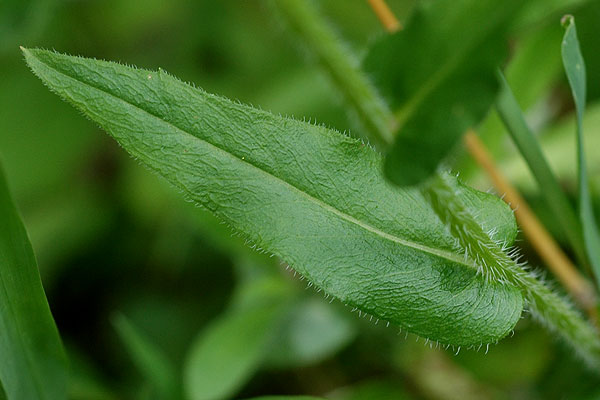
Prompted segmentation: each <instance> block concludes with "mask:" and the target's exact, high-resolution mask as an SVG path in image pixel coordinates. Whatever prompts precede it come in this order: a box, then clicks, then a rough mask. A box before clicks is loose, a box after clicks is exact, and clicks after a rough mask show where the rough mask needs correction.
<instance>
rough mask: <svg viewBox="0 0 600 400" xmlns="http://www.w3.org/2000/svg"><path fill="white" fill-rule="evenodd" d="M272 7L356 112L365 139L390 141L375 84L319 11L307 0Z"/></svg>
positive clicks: (388, 119)
mask: <svg viewBox="0 0 600 400" xmlns="http://www.w3.org/2000/svg"><path fill="white" fill-rule="evenodd" d="M273 4H274V5H275V6H276V8H277V9H278V10H279V11H280V12H281V14H282V15H283V16H284V17H285V19H286V21H287V23H288V24H289V26H290V27H291V28H292V29H293V30H294V31H295V32H296V33H297V34H298V36H299V37H300V39H301V40H302V42H303V43H304V45H305V47H306V48H307V49H308V50H309V51H310V52H311V53H313V55H314V56H315V58H316V60H317V61H318V62H319V63H320V64H321V66H322V67H323V69H325V70H326V71H327V72H328V74H329V75H330V77H331V80H332V81H333V83H334V84H335V86H336V87H337V88H339V89H340V90H341V91H342V92H343V95H344V97H345V98H346V100H347V101H348V102H349V103H350V105H351V106H352V108H353V109H354V110H355V111H356V113H357V114H358V118H359V120H360V121H361V123H362V124H363V125H364V128H365V131H366V132H367V133H368V136H369V139H371V140H372V141H374V142H375V144H376V145H377V146H378V147H379V148H385V147H387V146H389V145H390V144H392V142H393V141H394V136H393V134H392V132H393V126H394V124H395V122H394V118H393V114H392V113H391V111H390V110H389V108H388V106H387V104H386V103H385V102H384V101H383V100H382V99H381V97H380V96H379V95H378V93H377V91H376V90H375V87H374V86H373V85H372V84H371V82H370V81H369V80H368V79H367V77H366V76H365V75H364V74H362V72H361V71H360V68H359V63H358V60H357V59H356V58H355V57H353V56H352V55H351V53H350V51H349V50H348V49H346V47H345V46H344V45H343V44H342V42H341V41H340V40H339V39H338V37H337V35H336V34H335V32H334V31H333V29H332V28H331V27H330V26H329V25H328V24H327V22H326V21H325V20H324V19H323V18H322V17H321V16H320V15H319V13H318V12H317V10H316V9H315V7H314V5H313V4H312V2H311V1H309V0H276V1H274V2H273Z"/></svg>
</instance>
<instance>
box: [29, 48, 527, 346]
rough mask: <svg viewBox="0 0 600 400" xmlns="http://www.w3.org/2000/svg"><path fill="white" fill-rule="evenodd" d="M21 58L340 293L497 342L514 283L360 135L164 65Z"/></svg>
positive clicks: (390, 315)
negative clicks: (255, 104)
mask: <svg viewBox="0 0 600 400" xmlns="http://www.w3.org/2000/svg"><path fill="white" fill-rule="evenodd" d="M24 54H25V57H26V60H27V62H28V64H29V65H30V67H31V68H32V69H33V71H34V72H35V73H36V74H37V75H38V76H39V77H40V78H41V79H42V80H43V81H44V83H45V84H46V85H48V86H49V87H50V88H51V89H52V90H53V91H55V92H57V93H58V94H59V95H60V96H61V97H63V98H64V99H66V100H67V101H69V102H70V103H71V104H73V105H74V106H75V107H77V108H78V109H80V110H81V111H83V112H84V113H85V114H86V115H88V116H89V117H90V118H92V119H93V120H94V121H96V122H98V123H99V124H100V125H101V126H102V127H103V128H104V129H106V130H107V131H108V132H109V133H110V134H111V135H112V136H113V137H114V138H115V139H116V140H117V141H118V142H119V143H120V144H121V145H122V146H123V147H124V148H125V149H126V150H127V151H128V152H130V153H131V154H132V155H133V156H134V157H136V158H138V159H139V160H140V161H142V163H144V164H145V165H147V166H148V167H150V168H151V169H152V170H154V171H155V172H157V173H159V174H160V175H162V176H163V177H165V178H166V179H167V180H168V181H170V182H171V183H173V184H174V185H175V186H176V187H178V188H179V189H180V190H182V191H183V193H184V194H185V195H186V197H188V198H189V199H192V200H194V201H195V202H197V203H198V204H201V205H202V206H204V207H205V208H207V209H209V210H211V211H212V212H213V213H214V214H215V215H216V216H217V217H219V218H220V219H221V220H222V221H224V222H225V223H227V224H228V225H230V226H231V227H232V228H233V229H234V230H235V231H236V232H237V233H239V234H241V235H242V236H244V237H245V238H246V239H247V240H248V241H249V242H250V243H253V244H254V245H255V246H256V247H258V248H261V249H263V250H266V251H269V252H272V253H273V254H275V255H277V256H279V257H280V258H282V259H283V260H285V261H286V262H287V263H288V264H289V265H290V266H292V267H293V268H294V269H296V270H297V271H298V272H299V273H300V274H302V275H303V276H304V277H306V278H307V279H308V280H309V281H310V283H311V284H313V285H315V286H316V287H318V288H320V289H323V290H324V291H325V292H326V293H327V294H329V295H331V296H334V297H336V298H338V299H340V300H341V301H342V302H343V303H345V304H347V305H349V306H351V307H357V308H358V309H360V310H361V312H367V313H370V314H372V315H374V316H375V317H376V318H380V319H383V320H387V321H391V322H393V323H396V324H398V325H399V326H400V327H401V328H403V329H407V330H409V331H411V332H414V333H417V334H419V335H421V336H425V337H428V338H430V339H433V340H437V341H441V342H443V343H451V344H457V345H479V344H481V343H486V342H493V341H496V340H498V339H499V338H502V337H503V336H505V335H506V334H507V333H508V332H509V331H510V330H511V329H512V327H513V326H514V324H515V323H516V321H517V320H518V319H519V317H520V314H521V309H522V306H523V300H522V295H521V293H520V292H519V291H518V290H517V289H516V288H514V287H511V286H506V285H502V284H500V283H498V282H492V281H487V282H486V280H485V279H484V278H483V277H482V276H479V275H477V269H478V266H477V265H475V264H474V262H472V261H470V259H468V258H465V257H464V254H463V253H462V251H458V250H456V241H455V239H454V238H453V237H452V235H451V234H450V233H449V232H448V231H447V230H446V228H445V226H444V224H443V223H442V222H441V221H440V219H439V218H438V216H437V215H436V213H435V212H434V211H433V210H432V209H431V207H430V205H429V204H428V202H427V201H426V200H425V199H424V197H423V195H422V194H421V193H420V192H419V191H418V190H416V189H414V190H413V189H410V190H402V189H398V188H396V187H393V186H392V185H390V184H389V183H388V182H387V181H386V180H385V179H384V178H383V176H382V174H381V172H380V170H379V166H380V165H381V163H382V158H381V156H380V155H379V154H378V153H377V152H375V151H374V150H372V149H371V148H369V147H368V146H365V145H364V144H363V143H361V142H360V141H357V140H355V139H352V138H349V137H346V136H344V135H341V134H339V133H337V132H335V131H332V130H329V129H326V128H324V127H319V126H313V125H310V124H307V123H304V122H300V121H295V120H292V119H287V118H282V117H278V116H274V115H272V114H269V113H267V112H263V111H260V110H256V109H253V108H251V107H247V106H244V105H241V104H236V103H233V102H231V101H229V100H226V99H224V98H220V97H217V96H214V95H211V94H207V93H205V92H203V91H202V90H198V89H195V88H193V87H191V86H189V85H187V84H185V83H182V82H180V81H179V80H177V79H175V78H173V77H171V76H169V75H168V74H166V73H165V72H164V71H162V70H159V71H148V70H141V69H134V68H131V67H126V66H123V65H119V64H115V63H110V62H105V61H97V60H92V59H85V58H81V57H71V56H66V55H61V54H57V53H54V52H50V51H45V50H24ZM501 210H502V211H501ZM503 210H504V209H499V212H504V211H503Z"/></svg>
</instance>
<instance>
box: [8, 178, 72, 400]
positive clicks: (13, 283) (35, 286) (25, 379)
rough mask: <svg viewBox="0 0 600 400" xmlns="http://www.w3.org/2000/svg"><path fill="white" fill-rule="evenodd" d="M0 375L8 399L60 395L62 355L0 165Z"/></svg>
mask: <svg viewBox="0 0 600 400" xmlns="http://www.w3.org/2000/svg"><path fill="white" fill-rule="evenodd" d="M0 221H2V225H0V352H1V353H2V362H0V380H2V386H3V388H4V392H5V393H6V395H7V398H10V399H17V400H18V399H64V398H66V391H67V387H66V386H67V385H66V380H67V368H66V358H65V354H64V351H63V348H62V344H61V341H60V338H59V335H58V331H57V329H56V325H55V323H54V320H53V318H52V314H51V312H50V308H49V306H48V302H47V300H46V297H45V294H44V289H43V287H42V282H41V280H40V276H39V272H38V269H37V264H36V261H35V256H34V255H33V249H32V248H31V244H30V243H29V239H28V237H27V232H26V231H25V227H24V226H23V223H22V222H21V219H20V217H19V214H18V212H17V210H16V207H15V205H14V203H13V201H12V199H11V196H10V194H9V192H8V188H7V183H6V180H5V178H4V174H3V172H2V171H1V170H0Z"/></svg>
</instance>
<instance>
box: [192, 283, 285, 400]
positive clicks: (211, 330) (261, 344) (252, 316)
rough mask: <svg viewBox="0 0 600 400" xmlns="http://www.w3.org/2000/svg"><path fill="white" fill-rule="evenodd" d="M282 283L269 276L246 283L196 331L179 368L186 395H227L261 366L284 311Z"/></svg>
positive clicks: (221, 397)
mask: <svg viewBox="0 0 600 400" xmlns="http://www.w3.org/2000/svg"><path fill="white" fill-rule="evenodd" d="M282 288H283V287H282V286H281V284H280V282H279V281H277V280H275V281H273V280H270V279H265V280H259V281H257V282H253V283H252V284H249V285H245V286H244V287H242V291H241V292H239V293H238V294H237V299H234V302H233V304H232V306H233V307H231V309H230V310H229V312H228V313H225V314H224V315H222V316H221V317H219V318H218V319H217V320H216V321H214V322H213V323H212V324H211V325H210V326H209V327H207V328H206V329H205V330H203V331H202V332H201V333H200V335H199V336H198V338H197V339H196V340H195V341H194V343H193V344H192V346H191V349H190V351H189V354H188V356H187V361H186V363H185V367H184V390H185V393H186V396H187V398H189V399H192V400H196V399H198V400H200V399H201V400H209V399H225V398H231V397H232V395H234V394H235V393H236V391H237V390H238V389H239V388H240V387H241V386H242V385H243V384H244V383H246V381H247V380H249V379H250V377H251V376H252V375H253V374H254V373H255V372H256V371H257V370H258V369H259V368H260V366H261V364H262V362H263V360H264V359H265V357H266V355H267V352H268V351H269V350H270V348H269V345H270V343H271V342H272V340H273V338H274V337H275V336H276V334H277V332H278V330H279V326H280V324H281V321H282V317H283V316H284V314H283V313H284V312H285V311H287V310H288V307H287V306H288V303H287V301H286V300H287V299H286V297H287V295H288V294H287V293H285V292H284V293H281V290H282ZM242 299H243V300H244V301H243V302H241V301H240V300H242Z"/></svg>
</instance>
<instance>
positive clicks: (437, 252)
mask: <svg viewBox="0 0 600 400" xmlns="http://www.w3.org/2000/svg"><path fill="white" fill-rule="evenodd" d="M36 59H37V60H38V61H39V62H40V63H42V64H44V65H46V66H47V67H48V68H50V69H52V70H54V71H55V72H56V73H58V74H60V75H62V76H65V77H67V78H70V79H73V80H74V81H76V82H78V83H79V84H81V85H84V86H88V87H90V88H92V89H95V90H98V91H100V92H102V93H104V94H106V95H108V96H110V97H113V98H115V99H117V100H119V101H121V102H123V103H125V104H128V105H129V106H132V107H134V108H136V109H138V110H140V111H142V112H144V113H146V114H148V115H149V116H151V117H153V118H156V119H158V120H159V121H160V122H162V123H164V124H166V125H168V126H170V127H172V128H174V129H175V130H176V131H178V132H181V133H183V134H185V135H188V136H191V137H193V138H194V139H196V140H200V141H202V142H204V143H207V144H208V145H209V146H211V147H212V148H214V149H215V150H216V151H218V152H221V153H223V154H225V156H227V157H230V158H233V159H234V160H236V161H238V162H240V163H244V164H247V165H249V166H251V167H252V168H254V169H255V170H257V171H259V173H262V174H264V175H266V176H267V177H268V178H270V179H274V180H276V181H278V182H279V183H281V184H283V185H285V186H287V187H288V188H290V189H291V190H292V191H295V192H297V193H299V194H300V195H301V196H303V197H305V198H307V199H308V200H309V201H311V202H314V203H316V204H317V205H319V206H321V207H322V208H324V209H325V210H327V211H329V212H331V213H332V214H334V215H336V216H338V217H340V218H342V219H343V220H346V221H348V222H350V223H352V224H355V225H357V226H359V227H361V228H363V229H365V230H366V231H368V232H370V233H372V234H374V235H377V236H380V237H381V238H383V239H386V240H389V241H391V242H394V243H397V244H399V245H402V246H405V247H409V248H412V249H415V250H420V251H423V252H425V253H429V254H431V255H434V256H437V257H440V258H444V259H447V260H449V261H451V262H454V263H457V264H461V265H465V266H467V267H469V268H473V269H475V270H477V265H476V264H475V263H473V262H472V261H471V260H470V259H467V258H465V257H463V256H461V255H458V254H455V253H451V252H448V251H445V250H441V249H436V248H433V247H429V246H426V245H423V244H420V243H416V242H413V241H410V240H405V239H402V238H399V237H397V236H394V235H392V234H389V233H387V232H384V231H382V230H381V229H379V228H376V227H374V226H372V225H370V224H368V223H366V222H363V221H361V220H359V219H357V218H355V217H353V216H352V215H349V214H346V213H345V212H343V211H340V210H338V209H337V208H335V207H334V206H332V205H330V204H328V203H326V202H324V201H323V200H321V199H319V198H317V197H314V196H313V195H311V194H309V193H307V192H305V191H303V190H302V189H300V188H298V187H296V186H294V185H293V184H291V183H289V182H287V181H286V180H284V179H282V178H280V177H278V176H276V175H273V174H271V173H269V172H267V171H265V170H264V169H262V168H260V167H258V166H256V165H254V164H252V163H251V162H249V161H248V160H247V159H241V158H240V157H237V156H236V155H235V154H233V153H230V152H229V151H227V150H224V149H222V148H220V147H218V146H216V145H215V144H213V143H211V142H209V141H207V140H205V139H201V138H199V137H197V136H195V135H193V134H191V133H189V132H187V131H186V130H185V129H183V128H180V127H179V126H177V125H175V124H173V123H171V122H169V121H166V120H164V119H163V118H161V117H160V116H158V115H156V114H154V113H152V112H150V111H148V110H146V109H144V108H142V107H141V106H139V105H137V104H134V103H131V102H129V101H127V100H125V99H123V98H121V97H118V96H116V95H114V94H113V93H110V92H108V91H106V90H105V89H103V88H99V87H97V86H94V85H92V84H89V83H87V82H82V81H81V80H79V79H77V77H74V76H71V75H69V74H67V73H65V72H63V71H60V70H58V69H56V68H54V67H52V66H51V65H49V64H47V63H44V62H43V61H42V60H40V59H39V58H38V57H36ZM145 72H146V71H145ZM147 72H149V73H153V71H147ZM157 73H158V74H159V76H160V74H161V73H164V72H162V70H159V71H157ZM467 261H471V262H470V263H468V262H467Z"/></svg>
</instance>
